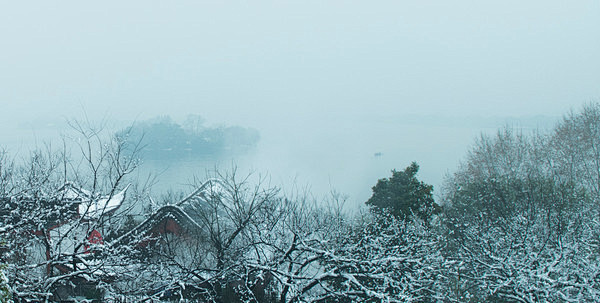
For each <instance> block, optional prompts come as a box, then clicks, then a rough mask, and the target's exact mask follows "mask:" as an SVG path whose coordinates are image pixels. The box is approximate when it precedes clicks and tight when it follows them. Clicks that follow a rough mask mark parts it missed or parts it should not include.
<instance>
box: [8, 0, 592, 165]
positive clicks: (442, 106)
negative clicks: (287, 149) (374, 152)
mask: <svg viewBox="0 0 600 303" xmlns="http://www.w3.org/2000/svg"><path fill="white" fill-rule="evenodd" d="M0 37H1V39H0V83H1V84H0V128H1V129H0V134H2V135H3V136H4V137H6V138H8V137H10V136H11V134H15V133H18V131H19V130H20V131H21V133H20V134H22V133H24V132H23V129H34V128H39V127H43V126H51V125H54V123H56V121H60V120H63V119H64V118H80V117H81V116H82V115H83V114H85V115H88V116H89V117H91V118H93V119H95V118H100V117H104V118H108V119H112V120H116V121H133V120H140V119H147V118H150V117H153V116H156V115H171V116H172V117H174V118H176V119H183V118H184V117H185V116H186V115H187V114H189V113H193V114H199V115H202V116H203V117H205V118H206V120H207V121H208V122H209V123H225V124H239V125H243V126H249V127H255V128H258V129H259V130H261V133H263V137H265V136H273V138H275V137H277V135H278V136H280V137H281V136H283V134H287V135H288V136H298V137H299V138H304V139H305V138H311V136H313V135H314V136H321V137H323V134H324V133H325V134H327V133H329V132H331V133H332V134H336V135H340V134H344V130H345V129H348V128H351V127H350V126H352V125H355V124H356V122H357V121H390V120H392V121H393V120H398V119H404V118H406V117H417V120H419V118H418V117H428V119H429V120H431V119H432V118H431V117H440V119H446V118H448V117H450V118H451V119H450V120H451V121H456V120H457V119H458V120H460V119H461V117H479V118H481V117H483V118H484V119H485V118H486V117H501V118H502V117H533V116H538V115H542V116H550V117H556V116H561V115H563V114H564V113H566V112H567V111H569V110H571V109H577V108H580V107H581V105H582V104H583V103H585V102H590V101H598V98H599V97H600V85H599V84H600V2H599V1H596V0H593V1H592V0H580V1H555V0H546V1H537V0H535V1H514V0H508V1H466V0H456V1H441V0H440V1H429V0H420V1H349V0H348V1H337V0H330V1H311V0H308V1H185V0H182V1H147V0H145V1H100V2H87V1H51V2H48V1H2V2H0ZM429 120H428V121H429ZM332 121H333V123H332ZM32 125H33V126H32ZM398 131H402V130H398ZM27 132H29V133H31V132H34V131H30V130H27ZM366 136H369V134H368V133H367V134H366ZM372 136H375V137H377V136H376V135H372ZM273 138H271V142H273V140H275V139H273ZM378 139H380V140H386V138H384V137H381V138H378ZM309 140H310V139H309ZM461 140H462V139H461ZM275 142H276V140H275ZM461 142H462V141H461ZM281 144H287V143H285V142H282V143H281ZM430 148H434V147H430ZM403 163H404V162H403ZM402 165H403V164H402ZM399 166H401V165H399ZM404 166H406V165H404Z"/></svg>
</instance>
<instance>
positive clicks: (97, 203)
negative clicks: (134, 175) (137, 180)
mask: <svg viewBox="0 0 600 303" xmlns="http://www.w3.org/2000/svg"><path fill="white" fill-rule="evenodd" d="M130 185H131V184H128V185H127V186H126V187H125V188H124V189H123V190H122V191H120V192H119V193H116V194H114V195H113V196H112V197H111V196H104V197H101V198H100V199H95V200H92V201H89V200H88V201H84V202H83V203H81V204H79V214H80V215H81V216H83V218H84V219H88V220H89V219H97V218H99V217H100V216H102V215H103V214H107V213H110V212H113V211H115V210H117V209H118V208H119V207H120V206H121V204H122V203H123V201H125V193H126V192H127V189H128V188H129V186H130Z"/></svg>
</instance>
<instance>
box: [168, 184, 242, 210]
mask: <svg viewBox="0 0 600 303" xmlns="http://www.w3.org/2000/svg"><path fill="white" fill-rule="evenodd" d="M214 197H220V198H221V199H224V200H231V193H230V192H229V191H228V190H227V187H226V186H225V185H224V183H223V181H222V180H220V179H216V178H212V179H208V180H206V181H205V182H204V183H203V184H202V185H200V187H199V188H198V189H196V190H195V191H194V192H192V193H191V194H190V195H189V196H187V197H186V198H184V199H183V200H181V201H179V202H178V203H176V205H178V206H181V205H184V204H186V203H189V202H191V201H194V200H198V199H200V200H202V201H210V200H211V199H212V198H214Z"/></svg>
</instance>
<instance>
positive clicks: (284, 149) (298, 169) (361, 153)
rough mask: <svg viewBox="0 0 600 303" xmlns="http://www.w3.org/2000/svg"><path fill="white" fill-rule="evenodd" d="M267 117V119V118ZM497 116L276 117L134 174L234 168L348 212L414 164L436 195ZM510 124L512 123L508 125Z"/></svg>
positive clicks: (185, 187) (10, 143)
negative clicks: (205, 153) (245, 143)
mask: <svg viewBox="0 0 600 303" xmlns="http://www.w3.org/2000/svg"><path fill="white" fill-rule="evenodd" d="M271 120H272V119H271ZM554 121H556V119H555V118H544V117H541V118H540V117H538V118H527V119H520V120H518V121H517V123H516V124H518V125H520V126H523V127H525V128H528V127H541V128H545V127H548V125H552V123H553V122H554ZM511 123H512V122H511V120H510V119H505V118H440V117H396V118H394V117H384V118H381V117H380V118H373V117H371V118H364V119H362V118H353V119H339V118H335V117H332V118H330V119H327V118H322V117H320V118H318V119H307V118H291V117H290V118H289V119H288V118H286V117H281V118H280V119H278V120H277V121H264V122H263V123H262V125H261V124H260V123H256V124H255V125H252V126H253V127H256V128H257V129H258V130H259V131H260V134H261V139H260V141H259V143H258V145H257V146H256V147H255V148H254V149H253V150H252V151H250V152H248V153H246V154H243V155H230V156H222V157H218V158H196V159H193V158H185V159H179V160H170V161H165V160H162V161H158V160H145V161H144V162H143V163H142V165H141V167H140V171H139V172H140V175H142V176H143V175H146V174H149V173H150V174H153V175H155V176H156V177H157V184H156V185H155V186H154V188H153V194H154V195H160V194H161V193H163V192H165V191H166V190H168V189H174V190H176V191H178V190H182V191H184V192H189V191H191V190H192V187H191V186H190V184H191V183H193V179H194V177H196V178H199V179H200V180H202V179H204V177H205V176H206V173H207V171H211V170H214V169H215V168H218V169H219V170H221V171H225V170H228V169H231V167H232V166H237V168H238V172H239V174H241V175H243V174H246V173H248V172H250V171H253V172H255V173H256V174H263V175H268V176H270V180H271V184H272V185H275V186H281V187H283V188H284V190H288V191H289V190H291V188H292V187H294V186H295V187H297V188H308V189H309V190H310V192H311V193H312V194H313V196H314V197H315V198H317V199H320V198H323V197H325V196H326V195H328V193H329V192H331V191H332V190H335V191H337V192H339V193H342V194H344V195H346V196H347V197H348V201H347V205H348V207H356V206H359V205H362V204H363V203H364V202H365V201H366V200H367V199H368V198H369V197H370V196H371V187H372V186H373V185H375V183H376V182H377V180H378V179H380V178H385V177H389V176H391V170H392V169H396V170H403V169H404V168H405V167H407V166H408V165H410V163H411V162H412V161H416V162H417V163H418V164H419V165H420V167H421V169H420V171H419V174H418V178H419V179H421V180H422V181H424V182H426V183H428V184H432V185H434V193H435V194H439V192H440V187H441V185H442V184H443V180H444V176H445V175H446V174H448V173H451V172H453V171H454V170H455V169H456V168H457V166H458V164H459V162H460V160H461V159H463V158H464V157H465V156H466V153H467V151H468V150H469V148H470V146H471V145H472V144H473V142H474V140H475V138H476V137H477V136H479V135H480V134H481V133H494V132H495V131H496V130H497V129H498V128H499V127H501V126H503V125H506V124H511ZM513 124H514V123H513ZM60 132H61V127H58V126H48V127H37V128H29V129H27V128H20V129H19V130H15V131H13V132H11V135H7V136H4V140H3V141H4V142H5V143H4V146H5V147H7V149H8V150H9V152H11V151H13V152H14V151H17V152H19V153H20V154H21V155H22V154H24V152H26V151H27V149H28V148H29V146H33V145H34V144H36V145H38V146H39V145H40V144H41V143H42V142H47V141H48V138H54V140H53V141H52V142H54V143H53V145H54V146H59V145H60V142H57V140H56V138H57V137H58V134H59V133H60Z"/></svg>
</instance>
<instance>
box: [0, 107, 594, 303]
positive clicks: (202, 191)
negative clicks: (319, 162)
mask: <svg viewBox="0 0 600 303" xmlns="http://www.w3.org/2000/svg"><path fill="white" fill-rule="evenodd" d="M75 126H76V129H77V130H78V132H77V136H76V138H75V139H76V140H75V142H78V145H76V146H77V148H76V149H72V150H70V151H69V150H67V149H66V148H63V149H61V151H60V152H58V153H55V152H52V151H51V150H50V149H46V150H45V151H44V152H39V151H36V152H32V153H31V156H30V157H29V158H27V159H25V160H26V161H14V160H11V159H10V158H9V157H8V155H7V154H5V153H4V154H2V155H1V157H0V194H1V197H2V199H4V200H3V201H2V204H5V205H6V206H4V205H0V207H8V208H9V209H12V210H13V211H10V212H8V213H7V215H6V216H4V217H3V218H2V220H3V221H2V229H1V231H2V241H3V255H2V262H3V263H4V269H3V271H4V275H5V276H6V277H7V279H8V283H6V285H5V284H2V283H1V281H0V292H1V293H3V294H6V293H10V294H11V295H12V298H13V299H15V300H21V301H26V300H38V301H40V300H41V299H42V300H44V299H45V300H48V301H53V300H61V299H65V298H67V297H69V298H74V297H76V298H80V299H81V298H88V299H94V298H96V299H104V300H111V301H144V300H146V301H149V300H171V301H176V300H190V301H212V302H356V301H364V302H381V301H385V302H515V301H517V302H555V301H567V302H568V301H573V302H575V301H577V302H580V301H590V302H593V301H599V300H600V263H599V262H598V261H600V246H599V245H600V222H599V219H598V218H599V216H598V215H599V212H600V207H599V203H600V105H597V104H591V105H588V106H585V107H584V108H583V110H582V111H581V112H574V113H570V114H568V115H566V116H565V117H564V118H563V120H561V121H560V122H559V123H558V125H557V126H556V128H555V129H554V130H552V131H549V132H537V133H531V134H526V133H524V132H523V131H521V130H518V129H514V128H504V129H501V130H500V131H498V133H497V134H496V135H494V136H482V137H481V138H479V139H478V140H477V141H476V144H475V145H474V147H473V148H472V150H471V151H470V153H469V154H468V156H467V158H466V159H465V161H464V162H463V163H462V164H461V166H460V167H459V169H458V170H457V171H456V172H455V173H454V174H452V175H451V176H449V177H448V178H447V182H446V184H445V188H444V189H443V191H442V200H441V201H439V202H438V203H437V204H436V205H435V207H436V211H435V212H433V211H432V212H426V213H425V212H422V213H413V214H411V209H412V212H414V210H415V209H416V210H419V209H420V208H419V207H418V206H419V205H415V206H414V207H413V206H412V205H411V206H410V207H408V208H406V207H405V208H404V209H405V211H404V212H403V213H402V215H398V214H395V213H393V212H389V211H387V210H385V209H372V210H373V211H370V210H361V211H358V212H356V213H353V214H351V213H349V212H346V211H344V209H343V205H344V198H343V197H342V196H340V195H337V194H332V196H331V197H330V198H329V199H327V200H326V201H315V200H314V199H312V198H310V194H309V193H307V192H302V191H298V192H284V191H282V190H281V189H279V188H277V187H274V186H272V185H271V184H270V183H269V180H268V178H264V177H261V176H258V175H244V174H240V173H238V172H237V171H236V170H235V169H232V170H230V171H227V172H215V173H214V175H211V176H208V177H209V178H208V179H207V180H206V181H205V182H201V183H199V184H197V185H198V186H197V188H198V189H197V190H194V191H193V192H192V193H191V194H189V195H185V194H181V195H179V194H173V195H170V196H166V197H165V198H164V199H163V201H164V202H165V203H164V205H155V204H153V207H144V205H141V204H144V203H146V204H147V203H154V202H153V201H154V200H152V199H150V197H149V191H148V186H144V185H140V184H138V183H137V181H136V180H135V179H134V178H132V176H133V174H132V172H133V171H134V169H135V168H136V166H137V165H138V161H137V160H136V158H135V157H131V154H130V153H129V152H128V153H122V151H123V150H128V151H130V150H132V149H133V150H135V149H136V148H137V147H135V146H133V147H131V146H124V144H130V143H129V142H128V141H126V140H123V139H122V138H119V137H114V136H108V137H103V136H102V135H101V133H100V132H99V130H97V129H94V128H90V127H89V126H82V125H79V124H75ZM413 166H414V167H416V164H414V165H413ZM413 171H414V173H412V172H413ZM406 173H411V174H410V176H409V177H407V178H398V180H400V181H398V182H402V181H401V180H404V179H406V180H408V181H410V183H411V184H416V185H418V188H425V189H427V190H424V191H423V192H424V193H425V194H426V196H427V197H430V196H431V190H430V187H429V186H427V185H426V184H424V183H422V182H419V181H418V180H416V177H415V174H416V169H413V170H411V171H408V170H407V171H406ZM407 176H408V175H407ZM66 181H70V182H73V183H77V184H78V185H80V186H82V187H84V188H88V189H90V190H91V192H92V194H91V195H92V196H99V195H101V194H102V195H109V196H112V195H114V194H115V193H116V192H117V191H119V190H121V189H123V188H124V187H125V186H126V185H127V184H129V183H133V184H134V186H133V190H132V191H131V192H130V193H128V197H127V203H128V204H126V205H133V206H131V207H127V206H125V207H123V208H121V209H120V210H119V212H118V213H116V214H113V215H111V216H107V217H106V218H100V219H99V220H95V221H89V220H88V221H86V220H84V218H83V217H79V218H77V219H76V220H72V216H71V214H72V213H71V212H72V211H73V210H72V208H70V207H71V206H70V204H68V203H66V204H65V203H62V202H61V201H64V200H65V199H64V197H60V196H57V194H56V193H60V192H61V191H60V190H59V189H60V188H61V186H63V185H64V184H65V182H66ZM384 181H390V182H391V181H392V179H390V180H384ZM381 187H382V186H379V187H376V188H381ZM386 188H387V187H386ZM396 188H401V189H402V188H407V190H410V188H411V187H410V186H409V187H403V185H402V184H394V189H396ZM374 190H375V189H374ZM389 192H390V193H392V192H393V191H389ZM412 196H414V195H402V197H412ZM386 197H387V196H386ZM403 199H404V198H403ZM386 201H387V202H386V203H388V202H389V203H392V204H393V203H395V202H393V201H395V200H394V199H387V200H386ZM399 201H400V200H399ZM402 201H403V202H402V203H404V202H406V201H404V200H402ZM419 201H420V200H419ZM423 201H427V203H429V204H431V202H432V201H431V200H430V199H426V200H423ZM389 203H388V204H389ZM136 204H137V205H138V206H135V205H136ZM371 204H372V206H371V207H378V206H377V205H375V204H373V203H371ZM388 204H385V205H386V207H392V209H393V207H395V206H393V205H392V206H390V205H388ZM417 204H418V202H417ZM429 204H428V205H429ZM15 205H16V206H15ZM140 205H141V206H140ZM438 205H439V207H438ZM426 206H427V205H426ZM429 206H430V205H429ZM429 206H427V207H429ZM134 207H139V208H138V209H148V210H150V211H148V212H147V213H146V214H145V217H144V218H142V220H137V221H136V220H134V219H133V218H132V216H131V214H132V209H133V208H134ZM400 207H402V205H400ZM5 213H6V212H5ZM424 214H426V215H424ZM169 218H170V219H173V220H175V221H177V222H179V223H180V224H181V226H183V229H182V230H170V229H168V228H167V225H166V223H165V224H164V226H162V225H160V224H162V223H164V222H167V221H165V220H167V219H169ZM58 221H60V222H65V223H63V225H61V226H60V228H56V227H55V226H49V225H50V223H51V222H58ZM157 226H158V227H160V226H162V227H161V228H162V231H164V232H158V231H160V229H159V228H158V227H157ZM150 227H152V228H150ZM169 228H172V227H169ZM94 229H96V230H101V231H102V234H103V235H106V236H105V241H104V243H103V244H102V245H98V244H97V245H93V243H89V240H88V238H87V237H86V235H87V234H88V233H89V231H91V230H94ZM52 233H54V234H52ZM57 233H58V234H57ZM51 234H52V236H49V235H51ZM90 246H91V247H92V248H91V249H84V248H85V247H90ZM36 251H37V253H36ZM40 252H42V253H40ZM61 266H62V268H63V269H64V268H67V269H69V270H63V271H60V270H57V268H60V267H61ZM2 289H5V291H3V292H2V291H1V290H2Z"/></svg>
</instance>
